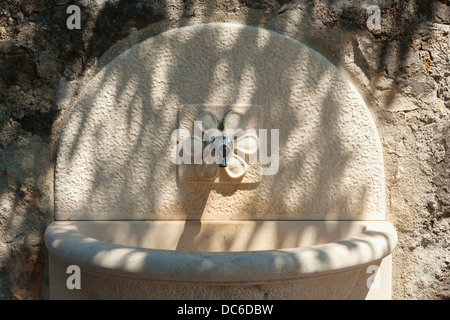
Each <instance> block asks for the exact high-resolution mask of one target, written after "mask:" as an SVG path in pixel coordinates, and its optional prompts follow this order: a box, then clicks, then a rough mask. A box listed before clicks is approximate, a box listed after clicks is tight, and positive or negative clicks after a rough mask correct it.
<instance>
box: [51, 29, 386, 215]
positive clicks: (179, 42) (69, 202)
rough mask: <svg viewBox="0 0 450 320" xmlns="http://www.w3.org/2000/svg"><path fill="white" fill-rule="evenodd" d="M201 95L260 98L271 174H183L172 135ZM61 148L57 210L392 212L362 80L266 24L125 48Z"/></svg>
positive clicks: (76, 112)
mask: <svg viewBox="0 0 450 320" xmlns="http://www.w3.org/2000/svg"><path fill="white" fill-rule="evenodd" d="M193 104H195V105H202V104H204V105H258V106H261V110H262V111H261V117H262V121H261V128H263V129H267V130H269V132H270V130H279V131H278V132H279V141H278V142H279V163H278V165H276V166H275V167H274V168H275V170H273V171H271V172H272V174H264V175H261V177H260V181H259V182H258V183H257V184H252V185H245V184H239V183H236V184H231V185H228V184H227V185H222V184H184V183H182V182H181V181H180V179H179V177H178V173H177V172H178V171H177V165H176V164H174V163H173V162H172V161H171V152H172V151H173V148H174V147H175V146H176V141H173V140H172V139H171V136H172V133H173V132H174V130H176V129H177V128H178V123H179V122H178V113H179V110H180V108H181V106H183V105H193ZM269 140H270V135H269ZM272 143H274V142H273V141H272ZM269 150H270V148H269ZM57 157H58V158H57V166H56V173H55V175H56V178H55V179H56V181H55V203H56V219H57V220H64V219H71V220H114V219H122V220H148V219H200V218H202V219H286V220H384V218H385V189H384V167H383V157H382V151H381V144H380V140H379V137H378V134H377V130H376V127H375V125H374V122H373V120H372V118H371V115H370V112H369V110H368V108H367V107H366V105H365V103H364V101H363V100H362V99H361V97H360V96H359V94H358V93H357V91H356V89H355V88H354V86H353V85H352V84H351V83H350V82H349V80H348V79H346V78H345V77H344V75H343V74H342V73H341V72H340V71H339V70H338V69H337V68H336V67H335V66H333V65H332V64H331V63H330V62H329V61H327V60H326V59H325V58H324V57H323V56H321V55H319V54H318V53H317V52H315V51H313V50H312V49H311V48H309V47H307V46H305V45H303V44H302V43H300V42H298V41H296V40H293V39H291V38H289V37H286V36H284V35H281V34H279V33H275V32H271V31H268V30H265V29H261V28H256V27H250V26H243V25H236V24H222V23H212V24H204V25H195V26H189V27H183V28H179V29H175V30H171V31H168V32H165V33H162V34H159V35H157V36H154V37H152V38H149V39H147V40H145V41H143V42H141V43H139V44H137V45H135V46H133V47H132V48H130V49H129V50H127V51H126V52H124V53H122V54H121V55H119V56H118V57H117V58H116V59H114V60H113V61H112V62H110V63H109V64H108V65H107V66H106V67H105V68H103V69H102V70H101V71H100V72H99V73H98V74H97V75H96V76H94V77H93V78H92V79H91V80H90V81H89V83H88V84H87V85H86V86H85V87H84V89H83V90H82V92H81V93H80V95H79V96H78V98H77V100H76V101H75V103H74V104H73V106H72V109H71V111H70V114H69V116H68V120H67V123H66V125H65V127H64V129H63V132H62V135H61V141H60V146H59V150H58V155H57ZM267 166H268V165H261V167H263V168H264V167H265V168H266V169H267ZM267 172H270V171H266V173H267Z"/></svg>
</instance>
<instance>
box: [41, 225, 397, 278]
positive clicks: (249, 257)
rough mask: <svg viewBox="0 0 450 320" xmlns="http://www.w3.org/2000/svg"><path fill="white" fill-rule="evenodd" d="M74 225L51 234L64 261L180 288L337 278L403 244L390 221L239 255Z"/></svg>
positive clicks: (49, 240) (49, 242) (52, 247)
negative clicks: (103, 237)
mask: <svg viewBox="0 0 450 320" xmlns="http://www.w3.org/2000/svg"><path fill="white" fill-rule="evenodd" d="M358 222H360V221H358ZM94 223H95V222H94ZM363 223H364V222H363ZM74 225H76V221H70V222H69V221H55V222H53V223H52V224H50V225H49V226H48V228H47V230H46V232H45V237H44V239H45V243H46V246H47V248H48V250H49V251H50V253H51V254H53V255H54V256H56V257H57V258H58V259H59V260H61V261H64V262H67V263H70V264H76V265H78V266H79V267H80V268H81V269H82V270H84V271H86V272H89V273H95V274H102V275H109V276H114V277H120V278H132V279H143V280H155V281H171V282H180V283H183V282H187V283H209V284H217V283H224V284H232V283H241V284H242V283H266V282H273V281H276V282H279V281H288V280H295V279H303V278H308V277H319V276H324V275H330V274H333V275H334V274H337V273H342V272H346V271H349V270H353V269H359V268H362V267H364V266H365V265H369V264H371V263H373V262H375V261H378V260H380V259H382V258H384V257H386V256H388V255H389V254H390V253H391V252H392V251H393V250H394V248H395V246H396V244H397V234H396V232H395V229H394V227H393V226H392V225H391V224H390V223H389V222H387V221H376V222H375V223H373V221H367V222H366V223H365V226H366V228H365V230H364V231H363V232H362V233H360V234H358V235H356V236H353V237H349V238H347V239H344V240H340V241H336V242H330V243H326V244H319V245H314V246H307V247H297V248H288V249H272V250H258V251H238V252H199V251H176V250H164V249H148V248H138V247H130V246H125V245H120V244H115V243H110V242H105V241H100V240H97V239H94V238H92V237H89V236H87V235H85V234H83V233H81V232H79V231H76V230H74V228H73V226H74ZM71 227H72V228H71Z"/></svg>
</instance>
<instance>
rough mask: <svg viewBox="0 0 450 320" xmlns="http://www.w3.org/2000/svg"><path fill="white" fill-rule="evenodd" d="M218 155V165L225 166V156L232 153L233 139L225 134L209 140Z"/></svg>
mask: <svg viewBox="0 0 450 320" xmlns="http://www.w3.org/2000/svg"><path fill="white" fill-rule="evenodd" d="M211 143H214V147H215V150H216V152H217V153H218V157H219V167H226V166H227V158H228V157H229V156H230V155H231V154H232V153H233V141H232V140H231V139H230V138H228V137H227V136H225V135H221V136H217V137H214V138H213V139H212V140H211Z"/></svg>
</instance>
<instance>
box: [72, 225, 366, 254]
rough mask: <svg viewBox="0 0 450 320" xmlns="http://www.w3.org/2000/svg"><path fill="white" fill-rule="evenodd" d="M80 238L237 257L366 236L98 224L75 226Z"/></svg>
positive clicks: (344, 229) (344, 228)
mask: <svg viewBox="0 0 450 320" xmlns="http://www.w3.org/2000/svg"><path fill="white" fill-rule="evenodd" d="M76 228H77V231H78V232H79V233H82V234H84V235H86V236H88V237H91V238H94V239H96V240H99V241H103V242H110V243H114V244H119V245H123V246H127V247H139V248H146V249H161V250H176V251H200V252H208V251H209V252H237V251H259V250H277V249H287V248H298V247H306V246H314V245H319V244H324V243H330V242H336V241H340V240H344V239H346V238H349V237H352V236H356V235H358V234H360V233H362V232H364V231H365V226H364V224H361V223H357V222H351V221H340V222H338V221H326V222H325V221H314V222H312V221H133V222H129V221H127V222H121V221H96V222H87V221H86V222H84V221H78V222H76Z"/></svg>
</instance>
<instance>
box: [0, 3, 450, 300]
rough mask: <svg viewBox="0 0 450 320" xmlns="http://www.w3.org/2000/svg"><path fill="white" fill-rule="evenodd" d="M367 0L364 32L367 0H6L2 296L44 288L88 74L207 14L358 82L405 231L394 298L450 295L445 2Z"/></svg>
mask: <svg viewBox="0 0 450 320" xmlns="http://www.w3.org/2000/svg"><path fill="white" fill-rule="evenodd" d="M374 2H375V3H377V4H378V5H379V7H380V9H381V30H372V31H370V30H368V29H367V26H366V21H367V17H368V15H367V12H366V8H367V6H368V5H370V4H372V3H371V1H356V0H353V1H325V0H292V1H290V0H278V1H276V0H226V1H219V0H214V1H209V0H208V1H207V0H188V1H181V0H167V1H156V0H141V1H135V2H131V1H124V0H111V1H102V0H95V1H94V0H78V1H68V0H58V1H46V0H21V1H17V0H15V1H13V0H6V1H1V2H0V148H1V149H0V170H1V172H2V175H1V179H0V299H39V298H47V297H48V294H47V289H48V281H47V275H46V272H47V271H46V270H47V265H46V249H45V247H44V245H43V241H42V236H43V232H44V230H45V228H46V226H47V225H48V224H49V223H50V221H52V219H53V214H54V205H53V179H54V174H53V167H54V162H55V150H56V147H57V145H58V141H59V133H60V130H61V126H62V125H63V123H64V121H65V117H66V115H67V110H68V109H69V108H70V106H71V103H72V100H71V97H73V96H76V94H77V92H78V91H79V89H80V88H79V83H82V79H83V77H89V76H91V75H92V74H93V73H95V72H96V71H98V69H99V67H101V66H102V65H104V64H105V63H106V62H107V61H108V60H110V59H111V58H112V57H114V56H115V55H117V54H118V53H120V52H123V51H124V50H125V49H126V48H127V47H129V45H131V44H134V43H137V42H139V41H141V40H143V39H145V38H146V37H149V36H151V35H154V34H156V33H158V32H161V31H164V30H167V29H169V28H173V27H177V26H179V25H183V24H196V23H203V22H214V21H215V22H221V21H224V22H236V23H238V22H239V23H248V24H252V25H258V26H261V27H266V28H268V29H272V30H276V31H278V32H283V33H285V34H287V35H289V36H292V37H295V38H297V39H299V40H301V41H303V42H305V43H306V44H308V45H309V46H311V47H313V48H314V49H316V50H317V51H318V52H319V53H321V54H323V55H324V56H326V57H327V58H329V59H330V61H332V62H333V63H335V64H336V65H338V66H339V67H340V68H341V70H343V71H344V72H345V74H346V75H348V77H349V78H350V79H351V80H352V81H353V82H354V84H355V86H356V87H357V89H358V90H359V91H360V93H361V94H362V95H363V96H364V99H365V100H366V102H367V104H368V106H369V108H370V110H371V112H372V115H373V117H374V120H375V122H376V125H377V129H378V131H379V134H380V136H381V140H382V141H381V142H382V144H383V153H384V161H385V173H386V187H387V188H386V198H387V203H386V206H387V210H388V211H387V212H386V214H387V217H388V219H389V220H390V221H391V222H392V223H393V224H394V225H395V227H396V229H397V231H398V233H399V245H398V247H397V249H396V251H395V252H394V255H393V264H394V271H393V283H394V286H393V296H394V298H395V299H449V298H450V296H449V286H450V284H449V282H448V279H449V278H450V266H449V263H450V255H449V245H450V244H449V243H450V236H449V230H450V226H449V220H450V130H449V124H450V90H449V88H450V57H449V52H450V35H449V34H450V27H449V25H450V3H449V1H447V0H431V1H430V0H416V1H413V0H411V1H400V0H383V1H374ZM69 4H76V5H79V6H80V8H81V9H82V29H81V30H68V29H67V28H66V19H67V17H68V15H67V14H66V8H67V6H68V5H69ZM147 28H148V30H147ZM116 43H117V45H115V44H116Z"/></svg>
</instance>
